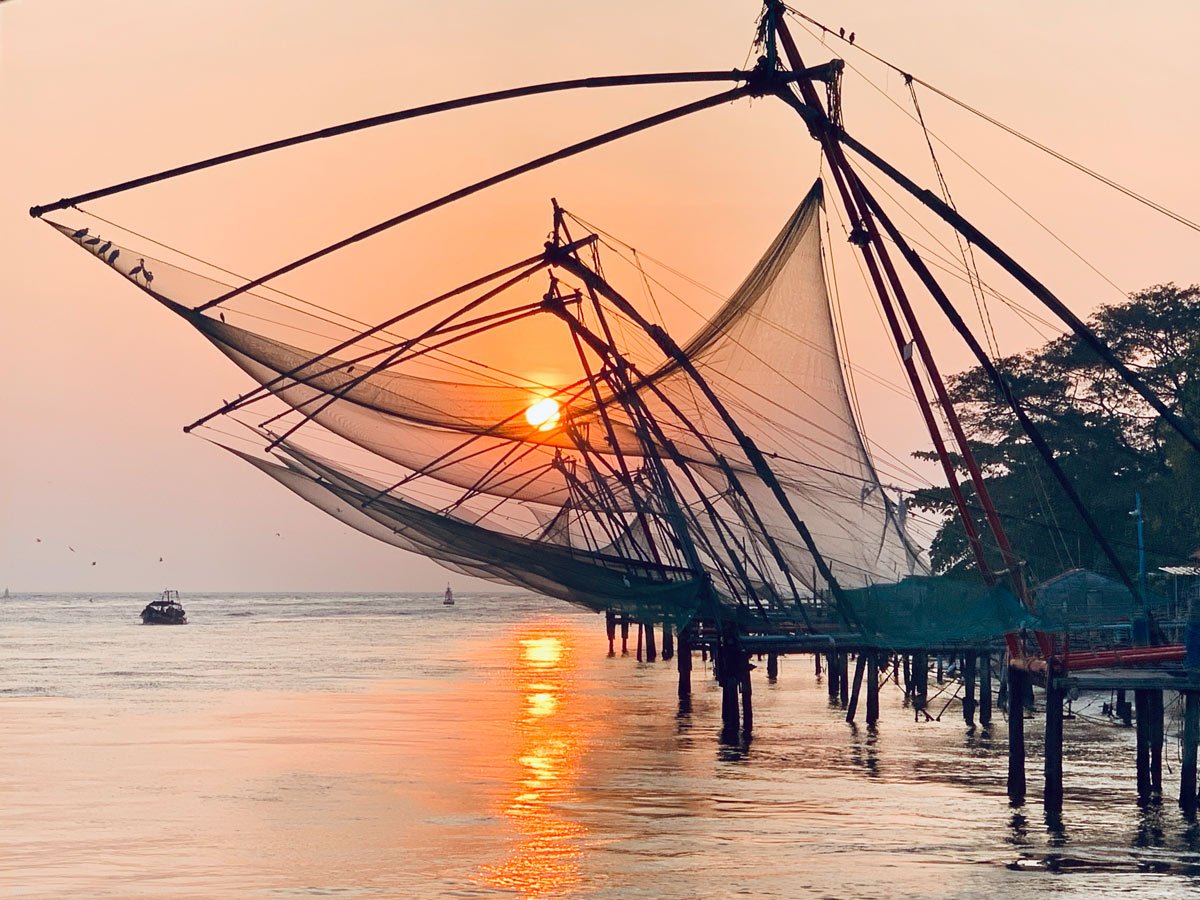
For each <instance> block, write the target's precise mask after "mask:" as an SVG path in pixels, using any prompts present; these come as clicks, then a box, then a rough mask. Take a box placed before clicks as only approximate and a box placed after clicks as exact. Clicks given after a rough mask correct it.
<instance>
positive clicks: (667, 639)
mask: <svg viewBox="0 0 1200 900" xmlns="http://www.w3.org/2000/svg"><path fill="white" fill-rule="evenodd" d="M662 629H663V630H662V636H663V645H662V658H663V660H664V661H667V660H670V659H671V658H672V657H674V656H675V638H674V636H673V635H672V634H671V623H670V622H666V621H664V622H663V627H662Z"/></svg>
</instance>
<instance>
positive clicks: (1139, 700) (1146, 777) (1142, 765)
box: [1133, 690, 1150, 803]
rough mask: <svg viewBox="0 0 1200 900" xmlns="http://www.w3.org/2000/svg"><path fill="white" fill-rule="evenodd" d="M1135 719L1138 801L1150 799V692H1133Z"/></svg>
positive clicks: (1143, 801)
mask: <svg viewBox="0 0 1200 900" xmlns="http://www.w3.org/2000/svg"><path fill="white" fill-rule="evenodd" d="M1133 705H1134V713H1135V717H1136V720H1137V792H1138V802H1140V803H1146V802H1147V801H1149V799H1150V692H1149V691H1141V690H1138V691H1134V692H1133Z"/></svg>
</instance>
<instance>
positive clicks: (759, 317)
mask: <svg viewBox="0 0 1200 900" xmlns="http://www.w3.org/2000/svg"><path fill="white" fill-rule="evenodd" d="M614 240H617V239H615V238H614ZM601 243H603V244H604V246H606V247H608V249H610V250H612V251H613V252H614V253H615V254H617V256H618V257H620V258H621V259H624V260H625V261H626V262H628V258H627V257H626V256H625V255H624V254H623V253H621V251H620V249H619V248H617V247H614V246H612V245H611V244H609V243H608V242H607V241H601ZM630 249H631V250H632V249H633V248H632V247H631V248H630ZM643 255H644V254H643ZM646 259H651V257H649V256H646ZM646 277H648V278H649V279H650V281H652V282H654V284H657V285H658V286H659V287H660V288H662V289H663V290H664V291H666V292H667V293H668V294H670V295H671V296H672V297H673V298H675V299H676V300H678V301H679V303H680V304H681V305H682V306H683V307H684V308H685V309H687V310H688V311H689V312H691V313H693V314H695V315H696V316H697V317H699V318H700V319H702V320H703V319H704V314H703V313H702V312H700V310H698V309H696V307H694V306H692V305H691V304H690V303H688V302H687V300H685V299H684V298H683V297H682V296H681V295H680V294H678V293H676V292H675V291H673V290H672V289H671V288H670V287H669V286H668V285H666V284H664V283H663V282H661V281H659V280H658V279H657V278H655V277H654V276H653V275H649V276H646ZM713 293H714V295H715V296H717V297H720V294H716V292H715V291H714V292H713ZM725 299H728V298H725ZM744 312H745V315H747V316H749V317H751V318H753V319H755V320H756V321H758V322H761V323H762V324H763V325H766V326H768V327H770V328H773V329H775V330H776V331H778V332H779V333H780V334H783V335H785V336H787V337H790V338H792V339H793V340H796V341H798V342H800V343H802V344H804V345H805V346H806V347H808V348H809V349H811V350H815V351H817V352H818V353H822V354H824V355H825V356H828V357H830V358H832V359H838V357H837V354H836V351H831V350H829V348H828V347H823V346H821V345H820V344H818V343H816V342H815V341H813V340H811V339H809V338H806V337H804V336H803V335H801V334H797V333H796V332H794V331H792V330H791V329H790V328H785V327H784V326H782V325H780V324H779V323H778V322H775V321H772V320H771V319H768V318H766V317H765V316H763V314H762V313H759V312H756V311H755V310H754V309H752V308H749V307H747V308H746V309H745V310H744ZM659 318H660V319H661V318H662V316H661V313H660V315H659ZM726 336H727V337H729V339H730V340H731V341H733V342H734V343H737V339H736V338H735V337H734V336H733V335H732V334H731V333H729V332H726ZM739 346H742V345H741V344H739ZM743 349H745V348H744V347H743ZM839 362H841V360H840V359H839ZM846 365H849V366H850V367H851V368H853V369H854V371H856V372H858V373H859V374H861V375H864V376H866V377H867V378H868V379H870V380H871V381H874V382H876V383H877V384H879V385H880V386H881V387H884V388H887V389H888V390H891V391H894V392H896V393H898V394H900V395H901V396H905V397H907V396H909V395H908V394H906V393H904V391H903V390H901V388H900V387H898V386H897V385H896V384H894V383H892V382H890V381H888V380H887V379H886V378H884V377H883V376H881V375H878V374H876V373H875V372H872V371H871V370H870V369H865V368H863V367H862V366H858V365H856V364H854V363H852V362H849V361H847V362H846Z"/></svg>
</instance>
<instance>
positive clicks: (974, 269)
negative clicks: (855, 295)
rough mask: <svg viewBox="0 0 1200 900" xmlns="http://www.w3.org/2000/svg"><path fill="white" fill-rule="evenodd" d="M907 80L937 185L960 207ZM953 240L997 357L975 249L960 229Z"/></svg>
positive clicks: (945, 195) (919, 106)
mask: <svg viewBox="0 0 1200 900" xmlns="http://www.w3.org/2000/svg"><path fill="white" fill-rule="evenodd" d="M905 83H906V84H907V86H908V93H909V96H911V97H912V102H913V109H915V110H916V112H917V120H918V121H919V122H920V123H921V133H922V134H923V135H924V136H925V146H927V147H928V148H929V158H930V159H932V160H933V170H934V172H935V173H936V174H937V180H938V186H939V187H940V188H941V190H942V199H944V200H945V201H946V203H948V204H949V205H950V208H951V209H957V208H958V206H957V205H956V204H955V202H954V197H953V195H952V194H951V193H950V185H949V183H947V181H946V176H945V173H943V172H942V164H941V163H940V162H939V161H938V158H937V152H936V151H935V150H934V149H933V140H932V139H931V138H930V136H929V128H928V126H927V125H926V124H925V113H924V112H922V111H921V101H920V100H918V99H917V89H916V88H915V87H913V81H912V78H910V77H907V76H906V78H905ZM954 241H955V243H956V244H958V252H959V253H960V254H961V255H962V261H963V268H965V269H966V271H967V279H968V281H969V282H970V285H971V296H972V297H974V298H975V309H976V311H977V312H978V313H979V319H980V322H981V323H982V324H983V333H984V336H985V337H986V338H987V340H988V347H989V349H991V351H992V358H993V360H995V359H998V358H999V357H1000V349H999V345H998V343H997V341H996V329H995V327H994V326H993V325H992V317H991V313H990V312H989V311H988V308H987V297H986V296H985V295H984V293H983V288H982V285H983V282H982V279H980V277H979V266H978V265H977V264H976V262H975V249H974V247H973V246H972V244H971V242H970V241H965V242H964V240H963V236H962V235H961V234H959V233H958V232H957V231H956V232H954Z"/></svg>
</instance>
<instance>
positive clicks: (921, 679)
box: [912, 653, 929, 710]
mask: <svg viewBox="0 0 1200 900" xmlns="http://www.w3.org/2000/svg"><path fill="white" fill-rule="evenodd" d="M912 664H913V673H912V675H913V708H914V709H918V710H921V709H924V708H925V703H926V701H927V699H928V697H929V657H928V656H927V655H926V654H924V653H914V654H913V663H912Z"/></svg>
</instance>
